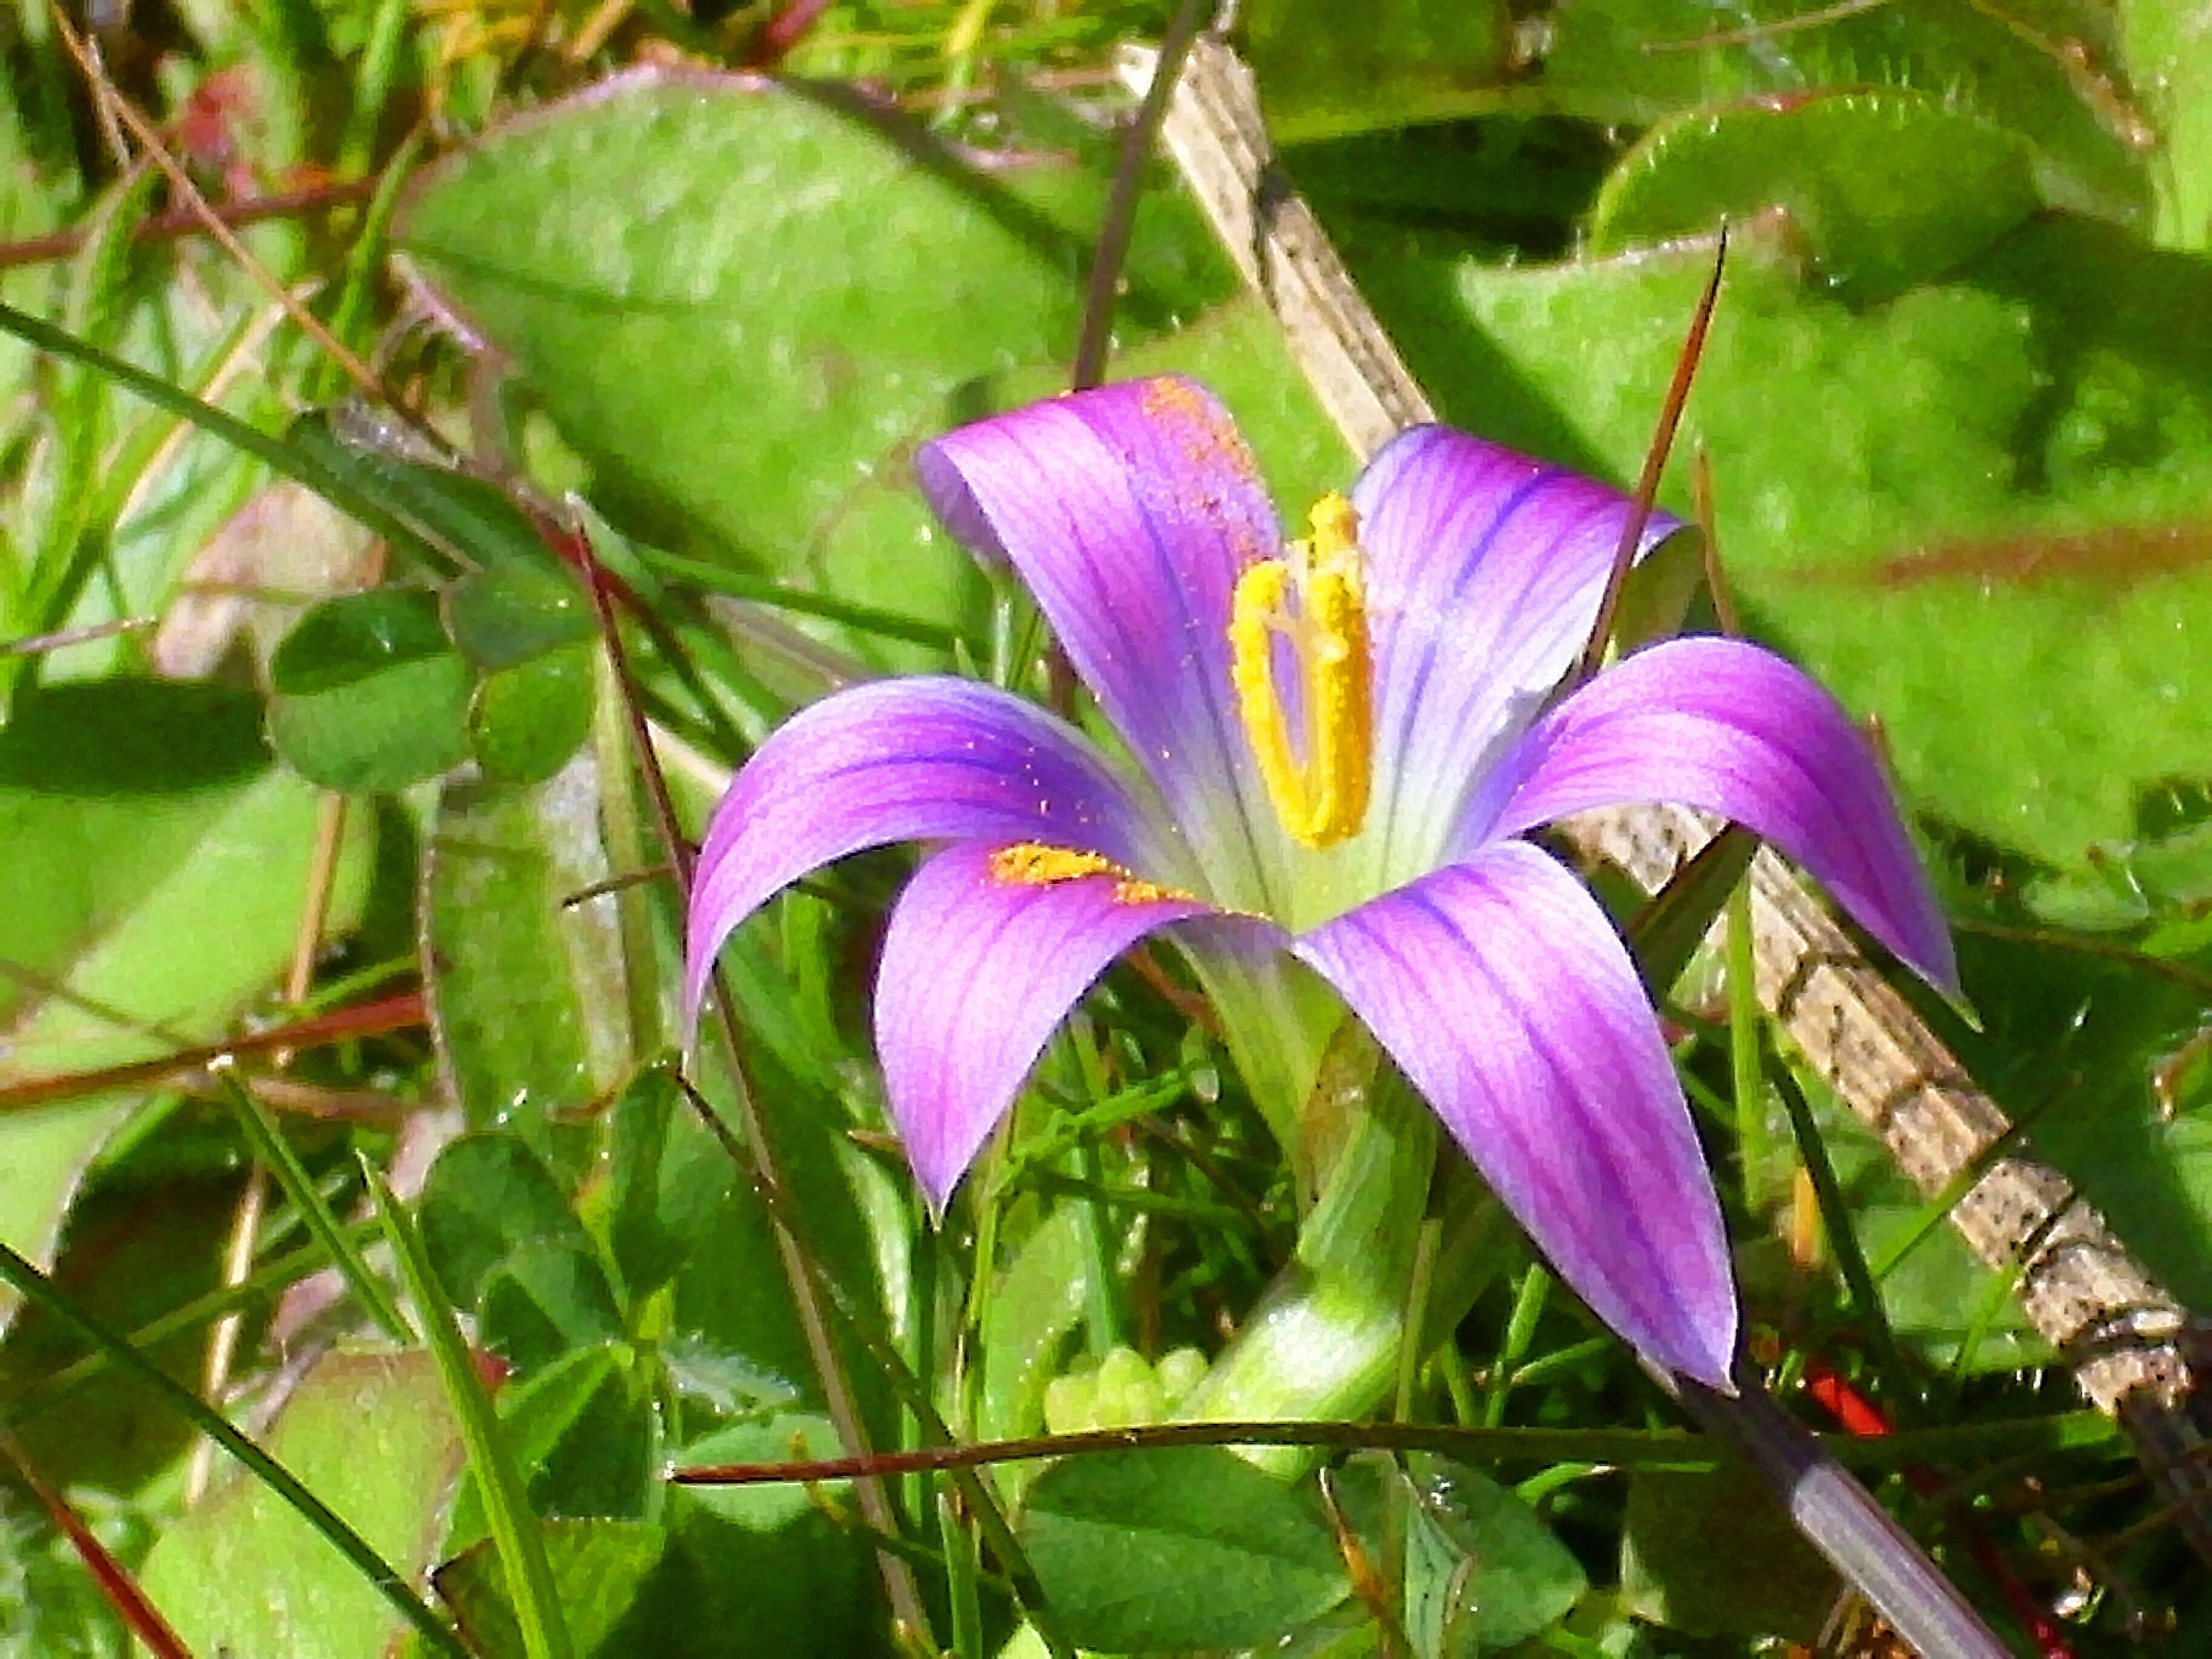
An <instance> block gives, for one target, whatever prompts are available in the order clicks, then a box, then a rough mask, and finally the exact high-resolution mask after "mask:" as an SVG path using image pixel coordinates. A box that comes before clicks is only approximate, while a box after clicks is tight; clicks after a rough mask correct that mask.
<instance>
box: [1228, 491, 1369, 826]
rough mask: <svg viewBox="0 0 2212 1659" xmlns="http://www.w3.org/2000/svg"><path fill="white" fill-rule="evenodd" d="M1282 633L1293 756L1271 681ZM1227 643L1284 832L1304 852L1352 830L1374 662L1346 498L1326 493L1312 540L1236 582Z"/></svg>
mask: <svg viewBox="0 0 2212 1659" xmlns="http://www.w3.org/2000/svg"><path fill="white" fill-rule="evenodd" d="M1278 637H1280V638H1281V639H1284V640H1286V641H1288V642H1289V644H1290V648H1291V659H1292V661H1293V662H1294V664H1295V665H1296V668H1295V671H1296V673H1297V681H1298V705H1297V707H1298V715H1299V720H1300V722H1301V725H1302V726H1303V728H1304V738H1305V741H1304V745H1303V747H1304V753H1303V754H1294V753H1293V752H1292V747H1291V729H1290V722H1289V720H1288V719H1287V718H1286V716H1285V712H1284V708H1283V699H1282V696H1281V692H1280V690H1279V688H1278V686H1277V684H1276V676H1275V641H1276V640H1277V638H1278ZM1229 649H1230V665H1229V674H1230V679H1231V682H1232V683H1233V684H1235V686H1236V688H1237V711H1238V712H1239V713H1240V714H1242V715H1243V720H1244V735H1245V738H1246V739H1247V740H1248V741H1249V743H1250V744H1251V745H1252V754H1253V757H1254V759H1255V760H1256V761H1257V762H1258V763H1259V767H1260V776H1261V779H1262V780H1263V781H1265V782H1266V784H1267V796H1268V799H1271V800H1272V801H1273V802H1274V804H1275V812H1276V815H1277V816H1278V817H1280V818H1281V819H1282V821H1283V827H1284V828H1285V829H1288V830H1289V831H1290V832H1291V835H1292V836H1296V837H1297V839H1298V840H1299V841H1301V842H1304V843H1305V844H1306V845H1307V846H1309V847H1328V846H1333V845H1334V843H1336V842H1340V841H1342V840H1344V839H1345V838H1346V836H1352V835H1357V834H1358V830H1359V825H1360V821H1361V820H1362V819H1363V818H1364V817H1366V816H1367V795H1368V788H1369V785H1370V781H1371V778H1372V773H1373V770H1374V730H1373V695H1372V688H1371V686H1370V681H1371V679H1372V678H1373V665H1372V663H1371V660H1370V657H1369V653H1368V648H1367V602H1366V595H1365V592H1364V586H1363V583H1362V578H1361V567H1360V554H1359V515H1358V513H1355V512H1353V511H1352V503H1351V502H1350V501H1346V500H1345V498H1344V497H1343V496H1341V495H1324V496H1322V498H1321V500H1320V501H1317V502H1316V503H1315V505H1314V510H1313V535H1312V537H1311V538H1310V539H1309V540H1306V541H1302V542H1292V543H1291V544H1290V546H1289V547H1288V548H1287V549H1286V550H1285V556H1284V557H1282V558H1279V559H1268V560H1266V561H1264V562H1261V563H1259V564H1255V565H1254V566H1253V567H1252V568H1250V569H1249V570H1247V571H1245V572H1244V574H1243V575H1241V576H1239V577H1238V578H1237V592H1236V594H1235V596H1234V598H1233V599H1232V600H1231V610H1230V617H1229Z"/></svg>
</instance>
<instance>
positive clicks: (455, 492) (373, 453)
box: [285, 406, 555, 575]
mask: <svg viewBox="0 0 2212 1659" xmlns="http://www.w3.org/2000/svg"><path fill="white" fill-rule="evenodd" d="M285 441H286V444H287V446H288V447H289V448H291V449H292V450H293V451H295V453H299V454H301V455H302V456H303V457H305V458H307V459H308V460H310V461H312V462H313V464H314V465H315V466H316V467H317V468H318V469H319V470H321V471H326V472H327V473H328V474H329V475H330V476H331V477H337V478H339V479H343V481H344V483H345V484H346V485H347V487H348V488H349V489H351V490H353V491H354V492H356V494H358V495H362V496H363V497H366V498H367V499H368V500H370V501H374V502H375V503H377V505H378V506H379V507H380V508H381V509H382V510H383V511H384V513H386V514H388V515H389V516H390V518H392V519H393V520H398V522H399V523H401V524H404V525H405V526H407V527H408V529H409V531H410V532H412V542H413V543H416V544H419V547H418V548H417V551H424V550H435V551H436V552H437V553H438V554H440V555H441V556H443V559H444V561H445V562H446V563H447V564H448V565H458V566H459V567H461V568H464V569H466V568H491V569H495V570H509V569H521V570H536V571H542V572H544V573H545V574H549V575H550V574H555V567H554V565H553V558H552V555H551V554H550V552H549V551H548V550H547V549H546V545H545V536H544V532H543V531H542V530H541V529H540V528H539V526H538V524H537V523H536V521H535V520H532V517H531V516H530V514H529V513H526V512H525V511H524V510H523V509H522V507H520V506H519V505H518V504H517V503H516V501H515V500H514V498H513V495H510V494H509V493H508V492H507V491H506V490H504V489H501V488H500V487H499V486H498V485H497V484H495V483H491V482H490V481H489V480H488V479H483V478H478V477H472V476H471V475H470V474H469V473H466V472H464V471H460V470H459V465H458V464H457V463H456V462H455V461H454V460H453V458H451V457H448V456H446V455H443V454H441V453H436V452H435V451H434V450H431V449H429V448H428V441H427V440H426V439H424V438H422V436H420V435H417V434H416V432H415V431H414V430H413V429H412V428H409V427H406V426H404V425H402V424H400V423H399V422H398V421H397V420H394V419H390V418H387V417H386V416H381V415H380V414H377V413H374V412H373V411H367V410H359V409H356V408H352V407H350V406H349V407H347V408H345V409H343V410H336V411H332V410H315V411H313V412H312V413H310V414H307V415H304V416H301V418H300V419H299V420H298V421H296V422H294V423H293V425H292V429H291V430H290V431H289V433H287V434H286V435H285ZM408 545H410V543H409V542H405V541H403V542H402V546H403V547H404V546H408Z"/></svg>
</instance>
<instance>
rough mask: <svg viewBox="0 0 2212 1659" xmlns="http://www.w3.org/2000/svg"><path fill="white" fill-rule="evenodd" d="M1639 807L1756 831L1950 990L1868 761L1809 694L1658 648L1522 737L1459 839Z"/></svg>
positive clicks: (1761, 675) (1942, 933) (1856, 740)
mask: <svg viewBox="0 0 2212 1659" xmlns="http://www.w3.org/2000/svg"><path fill="white" fill-rule="evenodd" d="M1651 800H1663V801H1676V802H1680V804H1682V805H1686V806H1696V807H1701V808H1703V809H1704V810H1705V811H1709V812H1717V813H1718V814H1720V815H1721V816H1722V817H1728V818H1733V819H1735V821H1736V822H1737V823H1741V824H1744V825H1746V826H1747V827H1748V828H1750V829H1753V830H1755V831H1756V832H1757V833H1758V834H1759V835H1760V836H1763V837H1765V839H1766V840H1768V841H1770V842H1773V843H1774V845H1775V846H1776V847H1778V848H1780V849H1781V850H1782V852H1783V853H1784V854H1785V855H1787V856H1788V857H1789V858H1790V859H1792V860H1795V861H1796V863H1798V864H1800V865H1802V866H1803V867H1804V868H1805V870H1806V871H1807V872H1808V873H1809V874H1811V875H1812V876H1813V877H1814V878H1816V879H1817V880H1819V881H1820V884H1822V885H1823V886H1825V887H1826V889H1827V890H1829V891H1830V892H1831V893H1832V894H1833V895H1835V897H1836V900H1837V902H1838V903H1840V904H1841V905H1842V906H1843V907H1844V909H1846V910H1848V911H1849V912H1850V914H1851V915H1852V916H1853V917H1855V918H1856V919H1857V921H1858V922H1859V924H1860V925H1861V926H1862V927H1864V928H1865V929H1866V930H1867V932H1869V933H1872V934H1873V935H1874V936H1875V938H1876V939H1880V940H1881V942H1882V943H1883V944H1884V945H1887V946H1888V947H1889V948H1890V949H1891V950H1893V951H1895V952H1896V953H1897V954H1898V955H1899V957H1903V958H1904V959H1905V961H1906V962H1907V963H1911V965H1912V967H1913V968H1915V969H1917V970H1918V971H1919V972H1920V973H1921V974H1922V975H1924V976H1925V977H1926V978H1927V979H1928V980H1929V981H1930V982H1932V983H1934V984H1936V985H1937V986H1939V987H1943V988H1945V989H1952V988H1955V987H1956V985H1957V979H1958V974H1957V968H1956V965H1955V963H1954V960H1953V957H1952V954H1951V935H1950V932H1949V930H1948V928H1947V927H1945V926H1944V923H1943V916H1942V911H1940V910H1939V909H1938V908H1936V899H1935V896H1934V894H1932V893H1931V892H1930V891H1929V887H1928V881H1927V878H1926V877H1925V876H1924V875H1923V873H1922V872H1921V868H1920V861H1919V860H1918V858H1917V856H1915V854H1914V853H1913V849H1912V843H1911V841H1910V840H1909V839H1908V838H1907V837H1906V836H1905V825H1904V823H1902V822H1901V821H1900V820H1899V817H1898V813H1897V807H1896V805H1895V803H1894V802H1893V799H1892V798H1891V795H1890V791H1889V786H1888V784H1887V781H1885V780H1884V779H1883V777H1882V775H1881V768H1880V766H1878V765H1877V764H1876V763H1875V756H1874V750H1872V748H1871V747H1870V746H1869V744H1868V743H1867V741H1866V738H1864V737H1863V735H1862V734H1861V733H1860V732H1858V730H1857V728H1856V727H1854V726H1852V724H1851V722H1850V717H1849V716H1848V715H1847V714H1844V710H1843V708H1841V707H1840V706H1839V705H1838V703H1837V702H1836V700H1835V699H1834V698H1833V697H1832V696H1829V695H1828V694H1827V693H1826V691H1824V690H1821V689H1820V686H1819V685H1817V684H1814V682H1813V680H1812V679H1811V678H1808V676H1807V675H1805V674H1804V673H1803V672H1802V671H1800V670H1798V669H1797V668H1796V667H1794V666H1792V665H1790V664H1789V663H1787V662H1784V660H1783V659H1781V658H1779V657H1778V656H1776V655H1774V654H1773V653H1771V652H1768V651H1764V650H1761V649H1760V648H1759V647H1757V646H1753V645H1746V644H1744V643H1742V642H1741V641H1736V640H1718V639H1680V640H1669V641H1666V642H1665V643H1664V644H1662V645H1656V646H1653V647H1651V648H1650V649H1649V650H1647V651H1641V652H1638V653H1637V654H1636V655H1634V656H1632V657H1631V658H1629V659H1627V660H1626V661H1625V662H1622V663H1620V664H1617V665H1614V666H1613V667H1612V668H1610V669H1608V670H1607V671H1605V672H1604V673H1602V674H1601V675H1599V676H1598V677H1597V678H1595V679H1594V680H1592V681H1591V682H1590V683H1589V684H1588V685H1585V686H1583V688H1581V689H1580V690H1577V692H1575V693H1574V695H1573V696H1570V697H1568V698H1566V699H1565V700H1564V701H1563V702H1560V704H1559V707H1557V708H1553V709H1552V710H1551V711H1550V712H1549V713H1547V714H1546V715H1545V716H1544V717H1543V718H1542V719H1541V720H1539V721H1538V722H1537V724H1536V725H1535V726H1534V727H1533V728H1532V729H1531V730H1530V731H1529V732H1528V735H1527V736H1526V737H1525V738H1523V739H1522V742H1521V744H1519V745H1518V746H1517V747H1516V749H1515V750H1514V751H1513V753H1512V755H1511V756H1510V757H1509V758H1508V760H1507V761H1506V763H1504V765H1503V766H1502V767H1500V768H1499V769H1498V773H1497V775H1495V776H1494V777H1492V779H1490V780H1488V781H1486V785H1485V787H1484V789H1483V792H1482V797H1481V799H1480V800H1478V801H1477V802H1475V803H1474V805H1473V807H1472V809H1471V811H1470V812H1469V814H1468V817H1467V819H1466V820H1465V822H1464V823H1462V825H1461V828H1460V831H1459V835H1458V837H1457V839H1458V841H1459V842H1460V843H1461V845H1462V847H1464V846H1466V845H1468V844H1469V843H1472V842H1479V841H1480V840H1482V839H1485V838H1487V837H1490V836H1512V835H1518V834H1519V833H1520V832H1521V831H1522V830H1524V829H1530V828H1532V827H1534V825H1536V824H1540V823H1549V822H1551V821H1552V820H1553V818H1558V817H1565V816H1566V815H1567V814H1569V813H1571V812H1579V811H1585V810H1587V809H1588V808H1590V807H1594V806H1618V805H1626V804H1628V803H1631V802H1635V801H1651Z"/></svg>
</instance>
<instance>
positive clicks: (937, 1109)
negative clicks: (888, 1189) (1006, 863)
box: [876, 842, 1209, 1211]
mask: <svg viewBox="0 0 2212 1659" xmlns="http://www.w3.org/2000/svg"><path fill="white" fill-rule="evenodd" d="M999 850H1000V849H998V848H994V847H991V846H987V845H985V844H983V843H981V842H968V843H963V844H962V845H960V846H957V847H951V848H946V849H945V851H944V852H942V853H939V854H937V855H936V856H935V857H934V858H933V859H931V860H929V861H928V862H927V864H925V865H923V866H921V870H920V871H919V872H917V873H916V874H915V878H914V880H913V881H912V882H911V883H910V884H908V887H907V890H906V891H905V892H904V893H903V894H902V895H901V896H900V897H899V902H898V905H897V908H895V909H894V910H893V911H892V912H891V920H890V927H889V928H888V929H887V930H886V932H885V934H884V955H883V966H882V969H881V970H880V972H879V974H878V979H877V983H876V1051H877V1054H878V1056H879V1057H880V1058H881V1060H882V1061H883V1067H884V1093H885V1095H886V1097H888V1099H889V1101H890V1112H891V1118H892V1121H894V1122H895V1123H896V1125H897V1126H898V1132H899V1138H900V1139H901V1140H902V1142H903V1143H904V1145H905V1147H906V1156H907V1162H908V1164H911V1165H913V1167H914V1172H915V1177H916V1178H917V1179H918V1180H920V1181H921V1186H922V1190H923V1191H924V1192H925V1193H927V1194H928V1195H929V1201H930V1204H931V1205H932V1206H933V1207H934V1208H936V1209H937V1210H939V1211H942V1210H943V1209H944V1207H945V1200H947V1199H948V1198H950V1197H951V1194H952V1189H953V1188H954V1187H956V1186H957V1185H958V1184H959V1181H960V1177H961V1176H963V1175H964V1174H965V1173H967V1170H968V1166H969V1164H972V1163H973V1162H974V1161H975V1153H976V1150H977V1149H978V1148H979V1147H981V1146H982V1144H983V1139H984V1137H985V1136H987V1135H988V1134H989V1133H991V1128H992V1126H993V1125H994V1124H995V1123H997V1122H998V1121H999V1120H1000V1117H1002V1116H1004V1115H1005V1114H1006V1108H1007V1107H1008V1106H1009V1105H1010V1104H1011V1103H1012V1101H1013V1098H1014V1096H1015V1094H1016V1093H1017V1092H1018V1091H1019V1090H1020V1088H1021V1085H1022V1079H1024V1077H1026V1076H1028V1074H1029V1070H1030V1066H1033V1065H1035V1064H1036V1057H1037V1055H1038V1054H1040V1053H1042V1051H1043V1048H1044V1044H1045V1039H1046V1038H1048V1036H1051V1035H1052V1033H1053V1030H1054V1027H1055V1026H1057V1025H1058V1024H1060V1021H1061V1020H1062V1019H1064V1018H1066V1016H1067V1011H1068V1010H1069V1009H1070V1008H1072V1007H1073V1006H1074V1005H1075V1000H1076V999H1077V998H1079V997H1080V996H1081V995H1082V994H1083V993H1084V992H1085V990H1086V989H1087V988H1089V987H1090V984H1091V981H1093V980H1095V979H1096V978H1097V977H1098V975H1100V974H1101V973H1103V971H1104V970H1105V968H1106V965H1107V963H1110V962H1111V961H1113V960H1114V958H1115V957H1117V956H1119V955H1120V954H1121V952H1122V951H1126V950H1127V949H1128V947H1129V946H1130V945H1133V944H1134V943H1135V942H1136V941H1137V940H1138V939H1141V938H1143V937H1144V936H1145V935H1146V933H1151V932H1152V930H1153V929H1154V928H1156V927H1161V926H1163V925H1164V924H1165V923H1167V922H1170V921H1179V920H1182V919H1183V918H1185V917H1188V916H1196V915H1205V914H1206V912H1207V910H1208V908H1209V907H1208V906H1207V905H1206V904H1205V903H1203V902H1200V901H1199V900H1197V899H1194V898H1189V897H1185V896H1157V895H1155V894H1146V893H1133V892H1131V891H1130V890H1128V889H1127V884H1124V883H1122V882H1120V881H1117V880H1116V878H1114V877H1112V876H1110V875H1100V876H1085V877H1080V878H1074V879H1072V880H1064V881H1054V882H1050V883H1048V884H1042V885H1032V884H1024V883H1021V882H1010V881H1007V880H1005V879H1003V878H1001V877H1000V876H999V875H998V874H997V873H995V872H994V869H993V865H992V860H993V859H994V857H995V856H996V854H997V853H998V851H999Z"/></svg>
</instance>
